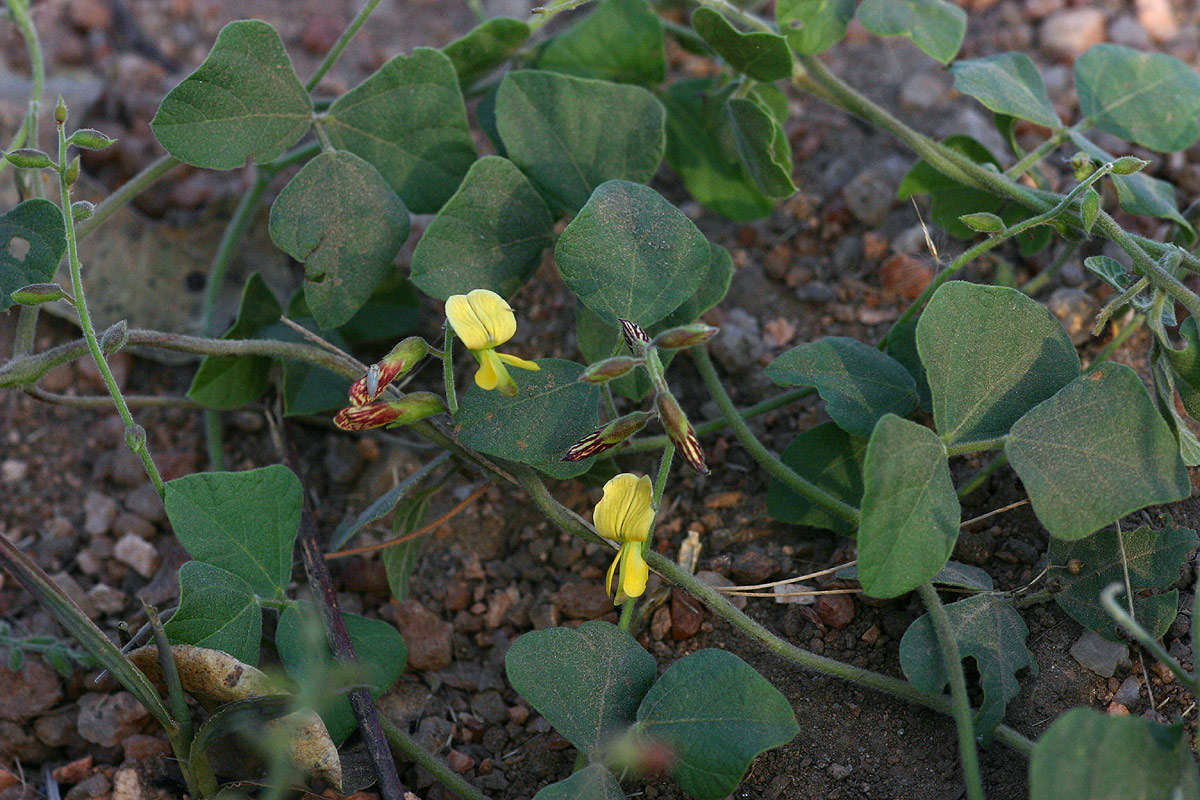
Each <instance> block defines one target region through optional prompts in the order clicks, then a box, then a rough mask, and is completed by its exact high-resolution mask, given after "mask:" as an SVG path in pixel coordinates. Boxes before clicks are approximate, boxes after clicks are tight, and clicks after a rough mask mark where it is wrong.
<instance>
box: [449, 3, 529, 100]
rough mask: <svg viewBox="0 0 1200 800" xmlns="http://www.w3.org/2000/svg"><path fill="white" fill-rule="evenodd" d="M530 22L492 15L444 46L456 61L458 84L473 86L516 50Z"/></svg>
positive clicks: (526, 37)
mask: <svg viewBox="0 0 1200 800" xmlns="http://www.w3.org/2000/svg"><path fill="white" fill-rule="evenodd" d="M529 34H530V30H529V25H527V24H526V23H524V22H522V21H521V20H519V19H511V18H509V17H493V18H491V19H487V20H484V21H483V22H481V23H479V24H478V25H476V26H475V27H474V28H472V29H471V30H470V31H469V32H468V33H467V34H466V35H465V36H462V37H459V38H458V39H455V40H454V41H453V42H451V43H450V44H448V45H446V46H445V47H443V48H442V52H443V53H445V54H446V56H447V57H448V58H449V59H450V62H451V63H452V64H454V71H455V72H456V73H457V74H458V82H459V85H461V86H463V87H467V86H470V85H471V84H473V83H475V81H477V80H479V79H480V78H482V77H483V76H484V75H486V74H488V73H489V72H491V71H492V70H494V69H495V68H496V67H498V66H500V65H501V64H503V63H504V62H505V61H507V60H508V59H509V57H510V56H512V54H513V53H515V52H516V51H517V48H518V47H520V46H521V45H523V44H524V43H525V40H526V39H528V38H529Z"/></svg>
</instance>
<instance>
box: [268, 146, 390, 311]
mask: <svg viewBox="0 0 1200 800" xmlns="http://www.w3.org/2000/svg"><path fill="white" fill-rule="evenodd" d="M408 228H409V221H408V210H407V209H406V208H405V207H404V203H402V202H401V201H400V198H399V197H397V196H396V194H395V192H393V191H392V190H391V188H390V187H389V186H388V185H387V182H385V181H384V180H383V177H382V176H381V175H380V174H379V172H377V171H376V170H375V168H374V167H372V166H371V165H370V164H368V163H367V162H366V161H363V160H362V159H361V158H359V157H358V156H356V155H354V154H353V153H346V152H338V151H334V152H327V153H321V154H320V155H318V156H317V157H316V158H314V159H313V160H312V161H309V162H308V163H307V164H305V165H304V167H303V168H302V169H301V170H300V171H299V172H298V173H296V175H295V177H293V178H292V180H291V181H290V182H289V183H288V185H287V186H285V187H284V188H283V191H282V192H280V193H279V196H278V197H277V198H275V202H274V203H273V204H272V205H271V224H270V232H271V240H272V241H273V242H275V245H276V246H277V247H278V248H279V249H280V250H282V251H284V252H285V253H287V254H288V255H289V256H291V257H292V258H294V259H296V260H297V261H300V262H302V263H303V264H304V298H305V300H306V301H307V302H308V307H309V308H310V309H311V310H312V313H313V316H314V317H315V318H316V320H317V322H318V323H319V324H320V326H321V327H322V328H336V327H338V326H339V325H342V324H343V323H346V322H348V321H349V320H350V319H351V318H352V317H353V316H354V315H355V314H356V313H357V312H358V310H359V309H360V308H362V307H363V305H364V304H366V302H367V300H368V299H369V298H370V297H371V295H372V294H373V293H374V292H375V288H376V287H377V286H378V285H379V284H380V282H382V281H383V279H384V278H386V277H387V276H388V275H389V274H390V273H391V272H392V270H393V269H394V266H393V263H392V262H393V260H394V259H395V258H396V254H397V253H398V252H400V246H401V245H402V244H404V240H405V239H407V238H408Z"/></svg>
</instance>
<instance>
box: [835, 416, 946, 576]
mask: <svg viewBox="0 0 1200 800" xmlns="http://www.w3.org/2000/svg"><path fill="white" fill-rule="evenodd" d="M863 486H864V491H863V499H862V518H861V519H860V521H859V525H858V571H859V580H860V581H861V582H862V587H863V591H864V592H866V593H867V594H868V595H869V596H871V597H880V598H888V597H898V596H900V595H902V594H905V593H906V592H910V591H912V590H913V589H915V588H916V587H918V586H920V585H921V584H922V583H925V582H926V581H928V580H929V579H930V578H932V577H933V576H934V575H936V574H937V573H938V571H939V570H940V569H941V568H942V567H943V566H945V564H946V562H947V561H948V560H949V559H950V553H951V552H952V551H953V550H954V543H955V542H956V541H958V524H959V521H960V515H961V508H960V507H959V504H958V495H957V494H956V493H955V491H954V483H953V481H952V480H951V479H950V466H949V464H948V463H947V460H946V448H945V446H944V445H943V444H942V441H941V440H940V439H939V438H938V437H937V435H936V434H934V432H933V431H931V430H929V429H928V428H926V427H924V426H922V425H918V424H916V423H915V422H909V421H908V420H904V419H901V418H900V417H897V416H895V415H893V414H888V415H887V416H885V417H884V418H883V419H881V420H879V424H877V425H876V426H875V431H874V433H872V434H871V439H870V441H869V442H867V455H866V460H865V462H864V464H863Z"/></svg>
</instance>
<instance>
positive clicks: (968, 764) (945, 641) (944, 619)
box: [917, 583, 983, 800]
mask: <svg viewBox="0 0 1200 800" xmlns="http://www.w3.org/2000/svg"><path fill="white" fill-rule="evenodd" d="M917 592H918V594H920V595H921V602H923V603H924V604H925V608H926V610H928V611H929V619H930V620H931V621H932V622H933V630H934V632H935V633H936V634H937V640H938V645H940V646H941V649H942V665H943V667H945V669H946V674H947V675H948V676H949V677H950V702H951V705H952V707H953V710H954V725H955V727H956V728H957V729H958V755H959V760H960V761H961V762H962V769H963V778H964V779H965V780H966V782H967V799H968V800H983V779H982V777H981V776H980V774H979V751H978V750H977V749H976V747H975V721H974V719H973V715H972V712H971V703H970V701H969V700H968V699H967V680H966V678H965V677H963V668H962V656H961V655H960V654H959V652H958V642H957V641H955V639H954V629H953V628H952V627H951V626H950V617H949V616H948V615H947V614H946V609H945V608H944V607H943V606H942V601H941V599H940V598H939V597H938V593H937V590H936V589H934V588H933V584H931V583H923V584H921V585H920V586H918V587H917Z"/></svg>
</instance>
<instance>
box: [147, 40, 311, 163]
mask: <svg viewBox="0 0 1200 800" xmlns="http://www.w3.org/2000/svg"><path fill="white" fill-rule="evenodd" d="M312 111H313V107H312V100H311V99H310V98H309V96H308V92H306V91H305V90H304V87H303V86H301V85H300V80H299V79H298V78H297V77H296V73H295V72H294V71H293V70H292V62H291V59H289V58H288V54H287V51H286V50H284V49H283V42H282V41H281V40H280V38H279V34H278V33H276V32H275V29H274V28H272V27H271V26H270V25H268V24H267V23H265V22H262V21H261V20H257V19H249V20H241V21H239V22H231V23H229V24H228V25H226V26H225V27H224V28H222V29H221V32H220V33H218V34H217V41H216V42H215V43H213V48H212V51H211V52H209V54H208V58H206V59H204V63H203V64H201V65H200V66H199V67H197V68H196V71H195V72H193V73H192V74H191V75H189V76H187V77H186V78H184V79H183V82H182V83H180V84H179V85H178V86H176V87H175V88H174V89H172V90H171V91H170V92H168V93H167V96H166V97H164V98H163V101H162V104H161V105H159V107H158V113H157V114H155V115H154V119H152V120H150V129H151V130H152V131H154V136H155V138H157V139H158V142H159V144H161V145H162V146H163V147H164V148H165V149H166V151H167V152H168V153H170V154H171V155H173V156H175V157H176V158H178V159H179V160H180V161H184V162H186V163H188V164H191V165H193V166H197V167H207V168H209V169H236V168H237V167H240V166H242V165H243V164H245V163H246V159H247V158H251V159H253V160H254V162H255V163H256V164H263V163H266V162H267V161H270V160H271V159H273V158H275V157H276V156H279V155H282V154H283V152H284V151H285V150H287V149H288V148H289V147H291V146H292V145H293V144H295V143H296V142H298V141H299V140H300V137H301V136H303V135H304V134H305V133H307V132H308V128H309V126H310V125H311V124H312Z"/></svg>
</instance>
